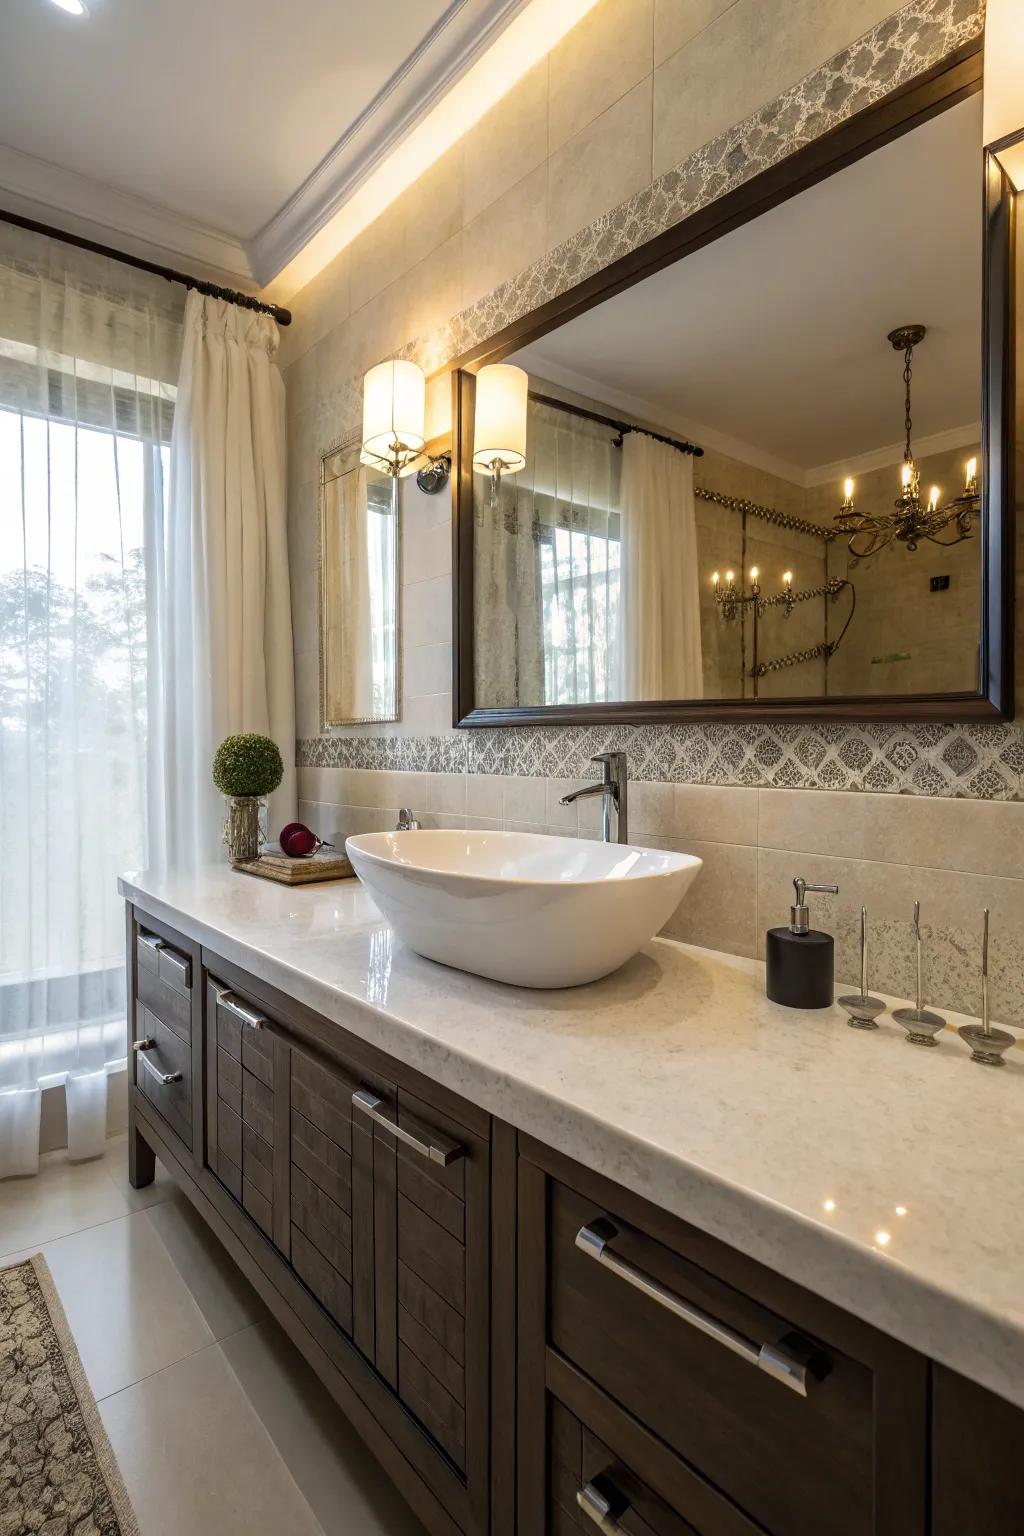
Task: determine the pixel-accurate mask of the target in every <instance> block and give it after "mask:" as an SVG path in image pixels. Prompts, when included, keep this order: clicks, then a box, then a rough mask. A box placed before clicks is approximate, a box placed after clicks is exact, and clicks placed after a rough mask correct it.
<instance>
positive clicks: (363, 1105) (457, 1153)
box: [352, 1088, 462, 1168]
mask: <svg viewBox="0 0 1024 1536" xmlns="http://www.w3.org/2000/svg"><path fill="white" fill-rule="evenodd" d="M383 1102H384V1101H383V1099H379V1098H378V1097H377V1095H376V1094H375V1093H370V1092H369V1091H368V1089H366V1088H358V1089H357V1090H356V1092H355V1093H354V1094H353V1095H352V1104H353V1106H354V1108H356V1109H359V1110H362V1112H363V1114H364V1115H367V1116H369V1118H370V1119H371V1120H373V1121H374V1122H375V1123H376V1124H377V1125H380V1126H383V1127H384V1129H385V1130H386V1131H390V1132H391V1134H392V1136H394V1137H395V1138H396V1139H397V1140H398V1141H400V1142H402V1143H403V1144H404V1145H405V1146H407V1147H411V1148H412V1150H413V1151H414V1152H418V1153H419V1154H420V1156H421V1157H425V1158H428V1159H429V1161H430V1162H432V1163H439V1164H440V1165H441V1167H442V1168H447V1167H448V1165H449V1163H454V1162H456V1161H457V1160H458V1159H459V1158H460V1157H461V1156H462V1148H461V1147H458V1146H456V1145H455V1143H454V1142H451V1141H445V1140H443V1138H441V1137H438V1139H437V1140H436V1141H429V1142H428V1141H420V1139H419V1137H418V1136H413V1135H411V1134H410V1133H409V1132H408V1131H404V1130H403V1129H402V1127H401V1126H400V1125H396V1124H395V1122H394V1121H393V1120H389V1119H388V1117H387V1115H382V1114H381V1112H380V1106H381V1104H382V1103H383Z"/></svg>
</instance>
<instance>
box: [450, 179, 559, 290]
mask: <svg viewBox="0 0 1024 1536" xmlns="http://www.w3.org/2000/svg"><path fill="white" fill-rule="evenodd" d="M547 191H548V168H547V165H546V164H543V165H538V166H537V167H536V169H535V170H533V171H531V172H530V173H529V175H527V176H524V177H523V179H522V181H520V182H517V183H516V185H515V186H514V187H511V188H510V189H509V190H508V191H507V192H504V193H502V195H501V197H499V198H496V199H495V201H494V202H493V203H490V204H489V205H488V206H487V207H486V208H485V209H484V210H483V211H482V212H481V213H479V214H478V215H477V217H476V218H475V219H474V220H473V221H472V223H471V224H467V225H466V229H465V233H464V237H463V245H462V303H463V307H465V308H468V307H469V305H470V304H475V303H476V301H477V299H480V298H483V296H484V295H485V294H488V293H491V292H492V291H493V290H494V289H495V288H497V287H498V286H499V285H500V284H501V283H504V282H506V281H507V280H508V278H510V277H515V275H516V273H517V272H522V271H524V270H525V268H526V267H528V266H529V265H530V264H531V262H534V261H538V260H539V259H540V257H541V256H543V255H544V253H545V251H546V250H547V248H548V240H547V227H548V218H547Z"/></svg>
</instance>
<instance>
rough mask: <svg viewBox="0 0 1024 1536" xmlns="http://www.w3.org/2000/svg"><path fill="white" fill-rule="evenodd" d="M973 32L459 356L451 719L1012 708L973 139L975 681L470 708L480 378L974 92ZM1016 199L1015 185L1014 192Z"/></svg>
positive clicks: (915, 713) (1010, 372) (993, 346)
mask: <svg viewBox="0 0 1024 1536" xmlns="http://www.w3.org/2000/svg"><path fill="white" fill-rule="evenodd" d="M982 65H983V53H982V44H981V40H980V39H976V40H975V41H974V42H972V43H969V44H967V45H966V46H965V47H964V48H962V49H959V50H958V51H957V52H955V53H953V54H951V55H950V56H949V57H948V58H947V59H945V60H944V61H943V62H942V63H941V64H939V65H937V66H936V67H935V68H934V69H931V70H928V71H927V72H925V73H924V74H922V75H919V76H917V77H916V78H915V79H913V80H911V81H910V82H908V83H907V84H906V85H904V86H901V87H900V88H899V89H898V90H896V91H893V92H891V93H890V94H889V95H887V96H885V97H883V98H882V99H881V100H879V101H877V102H875V103H874V104H873V105H872V106H870V107H867V108H865V109H864V110H863V111H861V112H859V113H857V114H856V115H855V116H853V117H852V118H850V119H849V120H848V121H847V122H846V123H844V124H842V125H841V126H840V127H838V128H836V129H834V130H832V131H831V132H829V133H827V134H825V135H823V136H822V138H820V139H818V140H815V141H814V142H813V143H811V144H808V145H806V146H804V147H803V148H802V149H799V150H796V151H795V152H794V153H793V154H792V155H790V156H788V157H787V158H786V159H785V160H783V161H782V162H780V163H779V164H778V165H776V166H773V167H771V168H770V169H769V170H767V171H763V172H761V173H760V174H759V175H757V176H755V177H752V178H751V180H750V181H748V182H746V183H745V184H744V185H743V186H741V187H738V188H736V189H735V190H734V191H732V192H730V193H727V194H726V195H725V196H724V197H721V198H719V199H717V200H716V201H715V202H713V203H711V204H709V205H708V206H707V207H706V208H701V209H699V210H698V211H697V212H696V213H694V214H691V215H690V217H689V218H686V219H684V220H682V221H681V222H680V223H679V224H676V225H675V226H673V228H672V229H669V230H666V231H665V232H664V233H663V234H661V235H658V236H656V237H655V238H654V239H652V240H650V241H648V242H647V243H646V244H644V245H642V246H640V247H638V248H637V249H636V250H635V251H631V252H630V253H629V254H628V255H626V256H624V257H622V258H620V259H619V260H618V261H615V262H613V263H612V264H611V265H610V266H608V267H606V268H604V269H603V270H602V271H601V272H598V273H596V274H595V275H594V276H593V277H590V278H587V279H585V280H584V281H583V282H581V283H579V284H577V285H576V286H575V287H573V288H570V289H568V290H567V291H566V292H565V293H563V294H560V295H559V296H558V297H557V298H555V299H552V300H550V301H549V302H548V303H546V304H543V305H541V306H540V308H539V309H536V310H534V311H533V312H532V313H530V314H527V315H524V316H522V317H521V318H520V319H518V320H516V321H514V322H513V323H512V324H511V325H509V326H506V327H505V329H504V330H502V331H500V332H498V334H497V335H495V336H493V337H491V338H490V339H489V340H487V341H485V342H482V343H480V344H479V345H478V346H476V347H474V348H473V349H472V350H471V351H469V352H467V353H466V354H464V355H463V356H462V357H460V358H459V359H458V360H457V362H456V363H455V365H454V372H453V377H452V463H453V473H452V541H453V589H452V602H453V614H452V620H453V635H454V645H453V648H452V657H453V662H452V674H453V675H452V704H453V723H454V724H455V725H456V726H464V727H495V726H509V725H567V724H572V725H605V724H622V725H642V724H652V723H661V724H670V723H673V722H681V721H699V720H734V721H741V720H742V721H748V722H756V721H777V722H781V723H786V722H799V721H805V720H861V721H870V720H907V721H911V720H942V721H961V720H970V721H986V720H988V721H994V720H1006V719H1011V718H1012V716H1013V703H1014V679H1013V661H1014V641H1013V634H1014V630H1013V624H1014V565H1015V562H1014V537H1015V533H1014V487H1013V420H1012V413H1013V400H1014V394H1013V388H1014V355H1013V345H1014V292H1013V275H1014V270H1015V217H1014V213H1015V210H1014V192H1013V188H1012V185H1011V183H1010V181H1009V178H1008V177H1007V176H1006V174H1005V172H1004V171H1003V170H1002V167H1001V166H1000V165H999V163H998V161H997V160H996V159H995V156H994V155H993V154H991V153H990V152H988V151H984V152H983V151H982V149H981V147H980V146H979V152H978V169H979V175H980V186H979V204H980V205H981V206H980V207H979V213H980V214H981V215H982V217H983V219H984V228H983V254H982V274H983V275H982V284H983V299H982V317H981V324H982V340H983V358H982V455H983V464H982V512H981V535H980V539H979V543H980V547H981V551H982V560H983V568H982V583H981V593H982V595H981V613H980V631H981V633H980V646H979V655H980V665H979V680H978V688H977V690H975V691H972V692H969V693H930V694H893V695H889V696H888V697H882V698H880V697H878V696H874V695H848V696H846V697H843V698H827V697H821V696H813V697H803V698H780V699H742V700H737V699H683V700H656V701H651V700H648V701H643V700H639V701H632V700H631V701H622V702H618V703H605V704H553V705H552V704H547V705H522V706H517V707H508V708H504V707H503V708H493V707H481V708H478V707H477V705H476V699H475V675H474V654H473V634H474V631H473V526H474V524H473V496H474V476H473V463H472V459H473V440H472V438H473V406H474V395H475V377H474V376H475V374H476V372H477V371H478V370H479V369H480V368H482V367H484V366H485V365H486V364H488V363H496V362H500V361H502V360H503V359H505V358H507V357H509V355H510V354H512V353H514V352H516V351H517V350H518V349H519V348H521V347H524V346H526V345H527V344H528V343H530V342H532V341H537V340H539V339H540V338H541V337H542V336H545V335H546V334H547V333H548V332H549V331H552V330H555V329H557V327H559V326H561V325H564V324H565V323H566V322H567V321H569V320H572V319H574V318H576V317H577V316H578V315H582V314H584V313H585V312H586V311H587V310H589V309H592V308H593V307H594V306H595V305H598V304H600V303H602V302H603V301H604V300H605V299H609V298H612V297H613V296H614V295H615V294H617V293H620V292H622V291H623V290H624V289H626V288H629V287H632V286H633V285H634V284H635V283H638V282H641V281H642V280H643V279H644V278H646V277H649V276H651V275H652V274H653V273H655V272H658V271H660V270H661V269H662V268H663V267H666V266H669V265H670V264H672V263H674V262H676V261H680V260H682V259H684V258H685V257H686V256H687V255H689V254H691V253H692V252H693V251H696V250H699V249H701V248H702V247H703V246H705V245H709V244H711V243H712V242H713V241H714V240H716V239H718V238H719V237H720V236H722V235H725V234H728V233H729V231H731V230H734V229H737V228H739V227H740V226H741V225H743V224H746V223H749V222H751V221H752V220H754V219H756V218H757V217H758V216H759V215H760V214H762V213H765V212H767V211H768V210H769V209H770V208H774V207H776V206H777V205H779V204H780V203H783V202H785V201H787V200H788V199H789V198H791V197H794V196H796V195H797V194H798V193H800V192H803V191H805V190H806V189H807V188H808V187H812V186H814V185H815V184H816V183H818V182H820V181H823V180H824V179H825V178H826V177H828V176H831V175H833V174H834V173H835V172H837V171H840V170H842V169H843V168H844V167H845V166H847V165H850V164H852V163H853V162H854V161H856V160H859V159H862V158H863V157H864V156H866V155H869V154H871V153H872V152H873V151H874V150H876V149H880V148H881V147H882V146H883V145H884V144H887V143H889V142H891V141H892V140H894V139H897V138H899V137H900V136H902V135H903V134H905V133H908V132H910V131H911V130H912V129H914V128H916V127H919V126H920V125H921V124H922V123H924V122H926V121H928V119H929V118H932V117H934V116H936V115H937V114H938V113H940V112H943V111H945V110H947V109H948V108H950V107H954V106H956V105H957V104H958V103H959V102H961V101H965V100H966V99H967V98H968V97H969V96H972V95H974V94H975V93H976V92H977V91H980V90H981V87H982ZM1021 195H1022V196H1024V194H1021Z"/></svg>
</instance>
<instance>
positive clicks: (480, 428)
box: [473, 363, 530, 505]
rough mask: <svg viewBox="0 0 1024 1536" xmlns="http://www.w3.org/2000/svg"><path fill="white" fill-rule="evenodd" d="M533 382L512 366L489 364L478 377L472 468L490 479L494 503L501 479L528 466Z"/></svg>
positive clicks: (492, 501)
mask: <svg viewBox="0 0 1024 1536" xmlns="http://www.w3.org/2000/svg"><path fill="white" fill-rule="evenodd" d="M529 387H530V380H529V377H528V376H527V374H525V373H524V372H523V370H522V368H516V367H514V366H513V365H512V364H511V363H490V364H489V365H488V366H487V367H486V368H481V369H480V372H479V373H478V374H477V376H476V414H475V417H474V422H473V468H474V469H475V470H476V471H477V473H478V474H482V475H490V477H491V503H492V505H493V504H494V502H496V501H497V497H498V491H499V489H500V486H501V477H502V475H503V474H504V475H514V474H517V473H518V472H519V470H521V469H523V468H524V467H525V465H526V404H527V392H528V390H529Z"/></svg>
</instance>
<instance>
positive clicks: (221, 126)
mask: <svg viewBox="0 0 1024 1536" xmlns="http://www.w3.org/2000/svg"><path fill="white" fill-rule="evenodd" d="M87 3H88V6H89V15H88V17H86V18H76V17H72V16H69V15H66V14H65V13H64V12H63V11H61V10H59V9H58V8H57V7H56V6H55V5H54V4H52V3H51V0H2V10H3V19H2V22H0V32H2V40H0V206H7V207H8V208H13V211H17V212H33V213H35V214H36V216H37V217H43V218H45V213H44V212H38V211H37V209H38V210H49V212H50V214H51V215H52V216H51V217H50V219H49V222H52V223H54V224H58V225H62V227H69V226H68V222H67V219H66V218H65V219H64V220H63V221H62V219H61V218H59V217H58V215H60V214H65V215H72V216H73V217H74V218H75V219H77V220H79V221H86V222H90V223H92V224H94V225H95V226H96V227H97V228H100V229H104V230H106V232H107V235H108V238H109V237H110V236H111V235H112V234H126V233H127V234H132V235H135V236H138V237H140V238H142V239H143V240H145V241H148V242H149V243H150V244H151V245H154V246H162V248H163V249H164V250H165V251H166V252H167V253H169V254H172V255H176V256H177V255H189V256H194V257H196V258H199V259H202V260H205V261H206V262H207V264H208V265H210V266H215V267H219V268H220V269H221V270H223V271H226V272H229V273H231V275H233V276H235V277H247V276H248V275H249V268H250V264H251V265H252V267H253V269H254V272H255V276H256V278H257V279H258V280H260V281H265V280H266V279H267V277H269V276H270V275H272V274H270V273H269V272H261V271H260V270H259V267H260V261H259V259H258V257H259V251H258V248H257V249H256V259H255V260H253V261H252V262H250V258H252V257H253V254H254V242H256V246H257V247H258V241H257V237H259V236H261V232H262V236H263V237H264V239H270V238H271V237H273V243H274V244H275V246H277V247H282V248H283V247H289V246H290V245H292V244H294V243H295V241H296V240H297V239H298V238H300V236H301V237H302V238H305V237H308V234H309V233H311V232H312V228H313V227H315V225H316V221H317V217H318V216H320V215H322V213H323V211H324V207H325V205H328V204H331V203H336V201H337V199H338V197H339V195H343V194H344V193H345V192H346V191H348V190H351V189H352V187H353V186H354V185H356V184H358V181H359V180H360V179H361V178H362V176H363V175H364V174H365V173H366V172H367V171H368V170H369V169H370V168H371V167H372V164H373V163H374V162H375V161H376V159H377V158H378V157H379V155H380V153H381V152H382V151H383V150H384V149H386V148H389V147H390V146H391V144H392V143H394V142H395V141H396V139H397V138H398V137H400V136H401V135H402V133H404V132H405V131H407V129H408V127H409V126H410V125H411V123H412V121H414V120H415V118H416V116H417V115H418V114H419V113H421V112H422V111H423V110H425V108H426V107H427V106H428V105H429V104H430V103H431V101H432V100H433V99H435V97H436V95H437V94H438V92H439V91H440V90H441V89H443V88H444V87H445V86H447V85H448V84H450V83H451V82H452V81H453V80H454V79H455V78H457V76H458V75H459V74H460V73H462V71H463V70H464V69H465V68H466V67H467V66H468V64H469V63H470V62H471V61H472V59H473V58H474V57H475V56H476V54H477V53H478V52H479V51H480V49H481V48H482V46H483V44H484V42H485V41H487V40H490V39H491V38H492V37H493V36H494V34H495V31H496V29H497V28H498V27H500V26H501V25H503V24H505V23H506V22H507V21H508V20H510V19H511V17H512V15H514V13H515V12H516V10H518V9H519V8H520V6H521V4H522V0H370V3H368V0H290V3H289V4H288V5H281V4H280V0H87ZM325 159H326V160H327V162H328V163H327V166H326V167H325V166H324V164H323V163H324V161H325ZM318 167H321V172H320V174H319V176H317V177H316V178H314V181H315V187H316V196H315V201H316V203H317V207H316V208H315V209H312V208H311V202H310V197H309V196H308V195H307V196H306V197H305V198H304V199H303V198H300V199H298V201H300V202H302V204H303V206H302V209H301V220H302V228H301V229H300V230H295V229H291V228H289V229H285V230H281V229H275V227H274V226H275V221H277V222H280V218H281V217H284V218H285V219H287V209H286V205H287V204H288V203H289V200H292V199H294V198H295V195H296V194H297V193H299V192H300V189H302V188H303V186H304V184H306V183H307V182H308V178H310V177H311V175H312V173H314V172H315V171H317V168H318ZM308 191H309V189H308V187H307V194H308ZM4 193H6V194H7V195H6V196H4V195H3V194H4ZM29 204H34V205H36V206H35V207H33V208H29V207H28V206H27V205H29ZM16 205H17V206H16ZM282 210H285V214H284V215H283V216H282ZM109 243H112V244H117V243H118V242H117V241H116V240H114V239H112V238H109Z"/></svg>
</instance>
